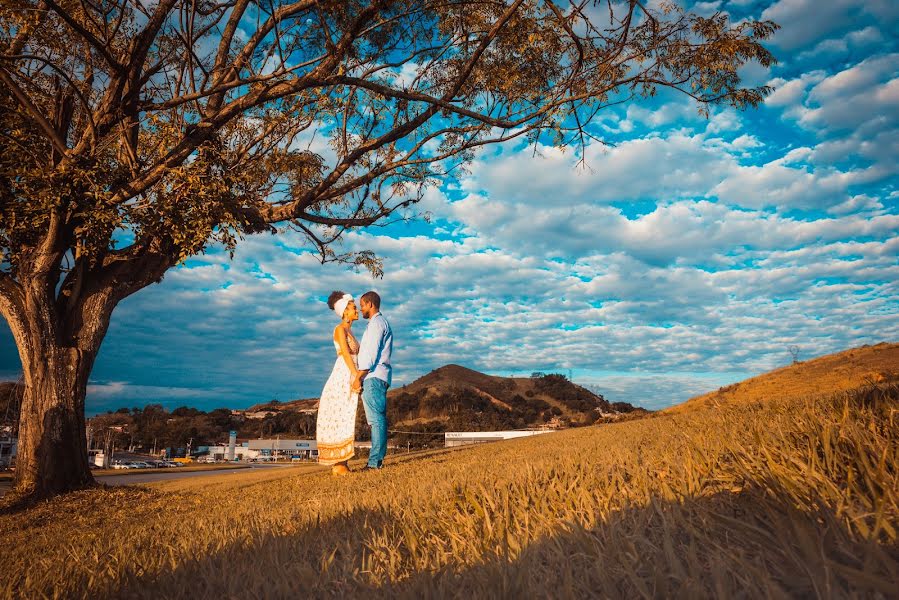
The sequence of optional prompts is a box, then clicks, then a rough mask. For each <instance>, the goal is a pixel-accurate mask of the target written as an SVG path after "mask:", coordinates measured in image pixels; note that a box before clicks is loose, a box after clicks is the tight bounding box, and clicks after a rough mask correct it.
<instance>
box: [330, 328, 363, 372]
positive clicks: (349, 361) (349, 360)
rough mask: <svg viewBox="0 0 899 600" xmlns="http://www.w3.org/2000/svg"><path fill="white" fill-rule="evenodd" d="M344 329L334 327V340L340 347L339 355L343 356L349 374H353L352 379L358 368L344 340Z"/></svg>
mask: <svg viewBox="0 0 899 600" xmlns="http://www.w3.org/2000/svg"><path fill="white" fill-rule="evenodd" d="M346 335H347V334H346V331H344V329H343V327H336V328H335V329H334V341H335V342H337V346H338V347H339V348H340V356H342V357H343V362H345V363H346V366H347V368H348V369H349V370H350V375H352V376H353V379H355V378H356V376H357V375H358V374H359V369H357V368H356V362H355V361H354V360H353V355H352V354H350V347H349V344H347V341H346Z"/></svg>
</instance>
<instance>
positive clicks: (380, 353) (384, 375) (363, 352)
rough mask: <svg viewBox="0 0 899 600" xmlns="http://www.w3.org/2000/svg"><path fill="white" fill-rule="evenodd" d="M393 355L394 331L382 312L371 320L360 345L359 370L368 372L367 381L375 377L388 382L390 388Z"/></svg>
mask: <svg viewBox="0 0 899 600" xmlns="http://www.w3.org/2000/svg"><path fill="white" fill-rule="evenodd" d="M391 354H393V331H391V330H390V323H388V322H387V319H385V318H384V315H382V314H381V313H380V312H378V313H375V315H374V316H372V318H371V319H369V321H368V327H367V328H366V329H365V333H364V334H363V335H362V341H361V342H360V343H359V357H358V361H359V370H360V371H368V375H366V376H365V379H370V378H372V377H374V378H376V379H380V380H382V381H386V382H387V385H388V386H389V385H390V382H391V380H392V379H393V367H391V366H390V355H391Z"/></svg>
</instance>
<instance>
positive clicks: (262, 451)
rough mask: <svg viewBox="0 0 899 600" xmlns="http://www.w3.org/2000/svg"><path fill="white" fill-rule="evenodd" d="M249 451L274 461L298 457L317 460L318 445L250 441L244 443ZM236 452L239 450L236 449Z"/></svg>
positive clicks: (299, 441) (313, 442)
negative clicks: (269, 457)
mask: <svg viewBox="0 0 899 600" xmlns="http://www.w3.org/2000/svg"><path fill="white" fill-rule="evenodd" d="M245 444H246V445H247V447H248V448H249V450H250V451H256V452H258V456H271V457H272V458H274V459H276V460H277V459H279V458H288V459H289V458H293V457H297V456H298V457H300V458H306V459H313V458H318V443H317V442H316V441H315V440H287V439H280V438H276V439H272V440H250V441H249V442H245ZM237 450H238V451H239V450H240V448H238V449H237Z"/></svg>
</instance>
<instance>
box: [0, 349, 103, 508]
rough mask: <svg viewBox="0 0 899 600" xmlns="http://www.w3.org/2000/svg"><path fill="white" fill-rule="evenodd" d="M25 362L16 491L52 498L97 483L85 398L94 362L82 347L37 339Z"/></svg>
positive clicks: (26, 494) (27, 494)
mask: <svg viewBox="0 0 899 600" xmlns="http://www.w3.org/2000/svg"><path fill="white" fill-rule="evenodd" d="M33 350H35V351H33V352H30V353H29V356H28V358H27V362H28V363H29V364H27V365H26V364H24V361H23V366H24V371H25V395H24V397H23V398H22V414H21V418H20V420H19V445H18V455H17V456H16V478H15V491H16V492H17V493H19V494H21V495H25V496H32V497H37V498H46V497H49V496H52V495H55V494H60V493H63V492H68V491H71V490H75V489H80V488H83V487H86V486H89V485H91V484H92V483H93V482H94V478H93V476H92V475H91V472H90V468H89V467H88V463H87V437H86V435H85V420H84V399H85V395H86V393H87V378H88V375H89V373H90V367H89V366H88V365H89V363H93V357H88V356H84V355H83V354H82V353H81V352H79V350H78V349H77V348H72V347H68V348H66V347H61V346H58V345H56V344H53V343H48V340H36V343H35V344H34V346H33Z"/></svg>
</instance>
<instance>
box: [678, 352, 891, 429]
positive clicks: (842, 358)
mask: <svg viewBox="0 0 899 600" xmlns="http://www.w3.org/2000/svg"><path fill="white" fill-rule="evenodd" d="M897 382H899V344H888V343H885V342H884V343H880V344H876V345H874V346H861V347H859V348H852V349H851V350H844V351H843V352H837V353H836V354H828V355H826V356H820V357H818V358H815V359H812V360H808V361H802V362H799V363H796V364H792V365H788V366H786V367H781V368H780V369H775V370H774V371H771V372H768V373H763V374H762V375H759V376H757V377H753V378H751V379H747V380H746V381H741V382H739V383H734V384H733V385H728V386H725V387H723V388H721V389H719V390H716V391H714V392H710V393H708V394H703V395H701V396H696V397H695V398H691V399H690V400H687V401H686V402H684V403H682V404H678V405H677V406H672V407H671V408H667V409H665V410H664V412H666V413H677V412H687V411H690V410H694V409H697V408H703V407H709V406H721V405H722V404H730V403H739V402H766V401H768V400H770V399H771V398H780V399H800V398H807V397H809V396H820V395H821V394H824V393H828V394H832V393H835V392H845V391H849V390H854V389H857V388H859V387H861V386H864V385H877V384H887V383H897Z"/></svg>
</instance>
